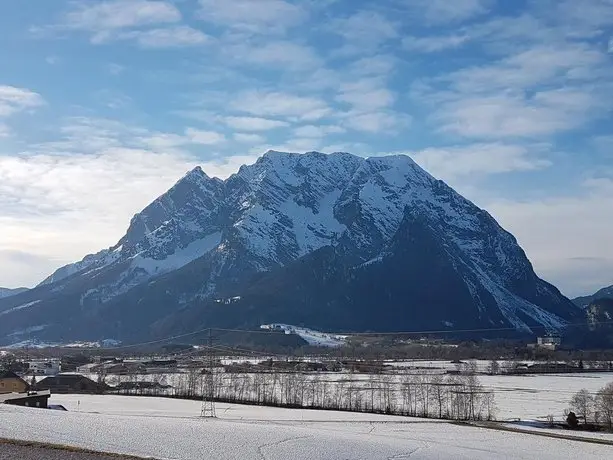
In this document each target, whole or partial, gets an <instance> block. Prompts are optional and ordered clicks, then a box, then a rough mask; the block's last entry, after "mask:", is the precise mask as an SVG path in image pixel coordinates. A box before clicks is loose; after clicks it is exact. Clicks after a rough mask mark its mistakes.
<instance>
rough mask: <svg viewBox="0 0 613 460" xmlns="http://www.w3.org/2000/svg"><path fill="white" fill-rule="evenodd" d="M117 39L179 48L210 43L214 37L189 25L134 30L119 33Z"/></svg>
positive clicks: (144, 46)
mask: <svg viewBox="0 0 613 460" xmlns="http://www.w3.org/2000/svg"><path fill="white" fill-rule="evenodd" d="M116 38H117V39H123V40H135V41H136V43H138V44H139V45H140V46H141V47H143V48H178V47H183V46H197V45H202V44H205V43H208V42H210V41H211V40H212V38H211V37H210V36H208V35H206V34H204V33H203V32H201V31H199V30H197V29H193V28H191V27H188V26H177V27H167V28H159V29H149V30H134V31H129V32H123V33H120V34H118V35H117V37H116Z"/></svg>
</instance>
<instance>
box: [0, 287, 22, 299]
mask: <svg viewBox="0 0 613 460" xmlns="http://www.w3.org/2000/svg"><path fill="white" fill-rule="evenodd" d="M27 290H28V288H25V287H20V288H3V287H0V299H4V298H6V297H11V296H14V295H17V294H21V293H22V292H25V291H27Z"/></svg>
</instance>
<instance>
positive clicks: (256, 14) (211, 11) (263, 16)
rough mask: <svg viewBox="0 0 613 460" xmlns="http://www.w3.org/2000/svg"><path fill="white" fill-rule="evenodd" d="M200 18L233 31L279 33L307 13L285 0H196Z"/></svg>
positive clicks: (304, 16) (304, 17) (296, 22)
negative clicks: (198, 5) (197, 0)
mask: <svg viewBox="0 0 613 460" xmlns="http://www.w3.org/2000/svg"><path fill="white" fill-rule="evenodd" d="M199 4H200V11H199V13H198V17H199V19H201V20H203V21H206V22H209V23H212V24H215V25H218V26H224V27H228V28H231V29H234V30H238V31H243V32H249V33H263V34H282V33H284V32H285V31H286V30H287V29H288V28H291V27H293V26H296V25H298V24H300V23H302V22H303V21H305V20H306V18H307V17H308V10H305V9H304V8H303V7H302V6H300V5H299V4H295V3H292V2H289V1H285V0H233V1H231V2H230V1H218V0H199Z"/></svg>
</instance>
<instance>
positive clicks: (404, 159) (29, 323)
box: [0, 151, 577, 340]
mask: <svg viewBox="0 0 613 460" xmlns="http://www.w3.org/2000/svg"><path fill="white" fill-rule="evenodd" d="M399 232H400V233H399ZM402 232H404V233H402ZM405 233H406V234H409V235H416V236H415V238H417V239H416V240H415V241H413V240H411V238H409V237H407V236H406V235H405ZM403 235H404V236H403ZM407 238H408V239H407ZM416 241H417V242H416ZM394 242H396V243H394ZM394 244H395V245H394ZM421 245H423V246H424V247H430V248H431V252H430V253H424V254H422V255H421V256H420V257H422V259H421V260H422V262H423V266H424V267H428V270H427V273H429V274H428V276H423V277H421V278H420V276H421V275H420V273H421V272H420V271H419V267H418V266H417V267H416V266H414V265H412V261H411V260H412V257H413V256H412V254H420V251H421ZM330 251H332V252H331V253H330ZM395 253H402V254H404V256H403V257H402V258H399V257H398V256H396V255H395ZM325 254H328V256H325ZM319 257H323V259H321V260H320V259H319ZM326 257H328V258H327V259H326ZM378 260H380V261H382V263H383V264H384V265H385V267H386V268H387V269H389V270H391V272H394V273H397V276H398V277H399V279H400V278H401V277H402V273H403V270H405V269H406V270H409V269H410V270H409V271H411V273H413V276H414V278H416V279H417V278H419V279H421V280H422V283H425V284H428V283H426V281H428V280H430V279H432V280H434V281H436V280H437V276H442V275H440V274H441V273H446V275H445V277H444V279H445V280H447V281H448V282H449V283H452V284H453V285H455V286H457V289H456V290H455V291H454V292H455V293H456V295H457V299H462V300H461V301H460V300H457V299H454V298H452V297H450V296H447V297H444V296H438V297H436V296H435V291H434V290H433V289H432V288H428V289H430V291H427V290H424V289H425V288H421V287H419V286H418V285H417V284H418V283H415V282H412V280H411V279H405V280H404V282H403V283H404V284H407V285H410V286H412V287H411V288H410V289H408V290H406V289H405V287H403V286H402V285H403V283H401V282H400V281H398V282H397V283H396V284H393V285H392V283H390V284H389V285H387V284H386V283H387V281H386V279H385V277H382V276H381V275H377V273H376V269H375V268H374V267H375V266H376V265H377V264H378V262H377V261H378ZM322 261H323V262H322ZM324 262H325V263H328V264H331V265H329V266H326V265H321V264H322V263H324ZM300 266H303V267H304V266H306V267H308V270H307V273H310V274H311V275H309V276H311V278H310V281H309V277H308V276H304V277H303V278H302V279H298V280H293V278H292V276H291V273H292V271H293V270H295V267H300ZM360 266H362V267H363V268H364V270H363V271H364V272H365V273H366V275H364V274H362V275H360V273H361V272H360V270H361V269H359V268H356V267H360ZM411 267H412V268H411ZM309 270H310V271H309ZM356 270H357V271H356ZM441 270H442V272H441ZM327 271H329V272H330V274H331V276H336V278H335V279H336V283H337V285H336V287H335V288H334V289H333V290H330V291H329V292H322V293H317V295H316V293H313V292H307V285H308V286H311V289H314V290H321V289H324V291H325V288H324V287H325V280H323V279H322V276H321V275H322V274H324V273H325V272H327ZM352 276H353V277H357V278H359V279H362V280H363V281H362V284H363V285H364V284H366V283H367V282H368V279H369V278H368V277H369V276H379V281H380V283H379V284H380V286H379V287H381V288H382V289H383V291H382V294H381V295H382V296H383V297H384V298H386V299H387V300H386V301H385V302H383V303H384V305H383V306H382V307H381V310H382V311H386V312H388V314H389V315H392V312H397V313H398V312H399V313H398V314H399V315H400V316H399V317H398V321H396V324H395V326H403V325H404V326H406V327H411V324H409V322H408V319H407V318H409V317H413V318H418V317H419V316H420V315H419V312H420V311H421V312H422V313H421V315H422V316H423V324H422V326H421V327H425V326H427V325H428V324H431V325H433V326H435V325H440V324H442V323H444V322H445V321H447V320H448V318H438V317H437V318H434V317H433V316H432V315H429V313H428V309H427V308H426V305H427V303H428V302H427V299H428V298H429V297H428V296H431V298H432V299H436V302H437V304H436V305H431V306H430V307H431V309H432V311H435V310H437V308H439V307H440V308H443V306H444V304H446V303H447V304H449V305H455V306H456V307H455V308H457V309H458V311H460V310H461V311H464V312H465V314H466V324H471V325H473V326H475V325H480V326H490V327H492V328H496V327H498V328H504V327H507V328H511V329H516V330H517V331H519V332H522V333H532V332H534V331H535V328H537V329H538V328H542V329H545V330H559V329H560V328H563V327H564V324H565V323H566V322H568V321H571V320H573V319H575V316H576V314H577V313H576V312H575V310H577V309H576V308H575V307H574V305H572V304H571V303H570V301H569V300H568V299H566V298H565V297H564V296H562V295H561V294H560V292H559V291H558V290H557V289H555V288H554V287H553V286H551V285H549V284H548V283H545V282H544V281H542V280H540V279H539V278H538V277H537V276H536V274H535V273H534V270H533V267H532V265H531V263H530V261H529V260H528V258H527V257H526V255H525V253H524V251H523V250H522V249H521V248H520V247H519V245H518V244H517V240H516V239H515V238H514V237H513V236H512V235H511V234H510V233H508V232H506V231H505V230H504V229H503V228H502V227H500V225H499V224H498V223H497V222H496V221H495V220H494V218H493V217H492V216H491V215H490V214H489V213H487V212H486V211H484V210H482V209H479V208H478V207H476V206H475V205H474V204H473V203H471V202H470V201H468V200H466V199H465V198H463V197H462V196H461V195H459V194H458V193H457V192H455V191H454V190H453V189H451V188H450V187H449V186H448V185H446V184H445V183H444V182H442V181H440V180H437V179H435V178H434V177H432V176H431V175H430V174H429V173H427V172H426V171H424V170H423V169H421V168H420V167H419V166H418V165H417V164H416V163H415V162H414V161H413V160H412V159H410V158H409V157H408V156H404V155H396V156H384V157H371V158H362V157H358V156H355V155H352V154H349V153H335V154H329V155H328V154H323V153H319V152H307V153H305V154H297V153H283V152H276V151H269V152H266V153H265V154H264V155H263V156H262V157H260V158H259V159H258V160H257V161H256V162H255V163H254V164H252V165H243V166H241V167H240V168H239V170H238V172H237V173H235V174H233V175H231V176H230V177H228V178H227V179H226V180H221V179H218V178H211V177H209V176H208V175H207V174H206V173H205V172H204V171H203V170H202V169H201V168H199V167H197V168H194V169H193V170H191V171H189V172H188V173H187V174H186V175H185V176H183V178H181V179H180V180H179V181H178V182H177V183H176V184H175V185H174V186H173V187H171V188H170V189H169V190H168V191H167V192H166V193H164V194H163V195H161V196H159V197H158V198H156V199H155V200H153V201H152V202H151V204H149V205H148V206H147V207H146V208H145V209H143V210H142V211H141V212H140V213H137V214H136V215H135V216H134V217H133V218H132V219H131V221H130V224H129V227H128V230H127V232H126V234H125V235H124V236H123V237H122V238H121V239H120V240H119V241H118V242H117V243H116V244H115V245H114V246H112V247H110V248H109V249H106V250H103V251H100V252H98V253H96V254H93V255H89V256H86V257H85V258H84V259H83V260H82V261H79V262H77V263H75V264H71V265H68V266H65V267H62V268H60V269H58V270H57V271H56V272H55V273H54V274H52V275H51V276H50V277H49V278H47V279H46V280H45V281H43V282H42V283H41V284H40V285H39V286H38V287H37V288H36V289H34V290H33V291H32V292H29V293H28V295H25V296H21V297H20V298H19V299H16V300H15V301H14V302H7V301H3V302H0V315H4V318H3V320H4V321H3V323H4V324H2V325H0V337H2V336H3V335H4V336H5V337H8V336H10V337H13V338H16V336H15V334H16V333H17V336H19V337H21V336H23V335H24V334H23V331H27V330H28V328H32V327H39V328H42V329H40V330H37V331H36V333H37V334H38V335H42V336H49V337H58V336H66V337H71V338H73V337H74V338H76V336H77V335H78V334H79V329H82V328H83V326H84V325H87V327H88V330H89V331H90V332H91V333H92V334H93V333H95V334H98V336H97V337H87V338H99V337H111V336H113V337H117V338H122V339H127V340H130V339H132V338H134V337H136V336H137V335H138V336H143V337H148V336H151V335H158V336H159V335H161V334H164V333H170V332H172V333H175V332H179V331H181V329H182V328H186V327H189V326H193V325H195V321H196V319H195V318H199V319H198V321H199V322H200V323H202V324H206V323H207V322H208V323H209V324H213V323H215V322H217V324H225V325H237V324H243V325H248V326H249V327H257V326H258V324H257V323H258V322H259V321H260V320H262V323H273V322H284V323H289V324H298V323H297V322H295V321H290V320H288V319H286V318H273V317H271V309H272V307H269V305H272V303H278V301H277V299H275V297H274V295H273V296H272V297H270V296H268V297H266V296H264V297H262V296H260V297H257V296H256V297H257V299H260V300H257V299H255V298H253V299H251V300H245V301H243V300H241V302H239V303H238V304H237V305H236V309H237V311H241V312H243V313H242V314H243V317H242V318H240V317H237V315H235V314H233V313H232V312H231V311H221V310H219V309H217V307H216V306H215V305H214V302H215V299H218V298H222V297H224V296H225V297H233V296H239V297H240V296H241V294H242V293H243V291H244V292H246V293H253V292H254V287H253V286H254V284H253V283H254V282H257V280H260V281H259V282H262V279H264V280H270V279H271V277H277V279H276V280H272V281H266V283H271V284H272V285H275V284H276V283H278V280H279V279H291V280H292V283H294V284H295V285H296V287H297V288H300V289H303V291H302V293H301V294H299V295H303V296H304V298H302V299H300V302H298V303H300V304H301V305H302V308H303V309H304V312H303V313H304V314H302V316H300V314H298V313H299V312H296V311H295V308H294V307H293V306H291V305H289V306H288V305H287V304H285V306H283V305H279V307H275V308H277V310H276V311H277V312H278V313H277V314H283V308H285V312H286V313H287V314H288V316H291V315H294V317H295V318H296V319H299V320H300V321H302V323H308V322H309V321H310V322H311V323H312V324H304V325H305V326H315V325H318V324H320V323H324V324H325V318H322V315H326V314H328V315H331V317H336V318H337V322H336V323H333V322H328V324H329V325H330V326H334V327H342V325H343V315H341V314H340V312H345V313H344V317H345V318H346V319H347V321H346V322H347V323H348V324H349V323H353V324H354V326H353V327H360V328H363V327H364V325H367V324H368V323H369V318H370V322H372V319H373V316H374V315H376V312H374V311H369V309H368V305H366V304H365V303H364V301H363V300H360V299H359V298H357V297H356V296H355V292H359V291H360V285H359V284H358V285H356V284H354V283H352ZM309 283H310V284H309ZM322 283H323V284H322ZM286 288H287V292H283V291H282V290H280V289H277V292H276V295H277V297H279V298H281V297H283V296H284V295H286V296H289V295H290V292H291V289H290V287H287V286H286ZM386 289H387V292H386ZM255 290H256V291H257V289H255ZM428 292H429V294H428ZM311 297H312V298H313V299H319V300H318V301H319V302H323V304H331V305H335V307H334V308H336V312H334V311H332V310H331V309H328V310H327V311H325V310H326V309H324V310H322V307H321V305H318V304H316V300H313V301H310V302H308V301H306V300H305V299H309V298H311ZM249 298H250V297H249V295H247V299H249ZM254 299H255V300H254ZM416 299H421V300H420V301H419V302H417V301H416ZM371 300H372V299H371ZM18 301H19V302H23V304H20V305H17V304H16V303H15V302H18ZM32 302H35V303H33V304H32ZM286 302H290V303H291V297H288V298H287V299H286ZM375 303H380V302H378V301H376V302H375ZM26 304H31V305H29V306H28V307H23V305H26ZM140 305H146V306H147V308H145V307H141V306H140ZM351 305H353V306H354V308H355V309H356V311H359V312H360V315H361V317H360V318H355V321H349V318H351V315H352V313H351ZM17 307H22V308H17ZM435 307H436V308H435ZM16 308H17V309H16ZM9 310H11V312H10V313H6V312H7V311H9ZM292 311H293V312H294V313H291V312H292ZM60 312H61V313H62V314H63V315H65V316H66V317H67V318H70V320H69V321H68V322H69V323H70V324H65V325H58V324H57V323H56V322H54V315H58V314H59V313H60ZM309 312H319V313H317V315H319V316H317V317H316V315H315V314H313V316H312V317H311V318H309ZM403 312H404V313H403ZM441 314H442V313H441ZM403 315H404V316H403ZM415 315H417V316H415ZM403 317H404V318H405V319H402V318H403ZM190 318H191V320H190ZM264 319H266V321H264ZM290 319H291V318H290ZM460 319H461V318H460V317H458V319H457V320H456V321H455V322H458V324H459V321H460ZM43 320H44V322H43V323H41V321H43ZM139 320H140V324H139V322H138V321H139ZM415 321H417V320H414V322H415ZM420 321H421V320H420ZM447 322H448V323H454V324H455V322H453V321H447ZM262 323H260V324H262ZM383 323H385V322H384V321H382V322H381V325H382V326H381V327H385V328H389V327H391V326H392V324H391V323H389V322H388V323H386V324H385V325H384V324H383ZM139 327H140V329H139ZM94 331H95V332H94ZM128 331H129V332H128ZM120 336H122V337H120ZM123 336H125V337H123Z"/></svg>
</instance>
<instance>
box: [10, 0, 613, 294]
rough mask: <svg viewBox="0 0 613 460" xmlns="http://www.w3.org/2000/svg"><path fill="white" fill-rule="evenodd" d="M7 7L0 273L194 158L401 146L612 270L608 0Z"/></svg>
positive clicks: (472, 194) (516, 222)
mask: <svg viewBox="0 0 613 460" xmlns="http://www.w3.org/2000/svg"><path fill="white" fill-rule="evenodd" d="M2 10H3V11H2V14H1V15H0V30H2V40H1V41H0V56H1V58H2V65H1V66H0V285H2V286H9V287H10V286H17V285H32V284H35V283H36V282H37V281H39V280H40V279H42V278H43V277H45V276H46V275H47V274H48V273H49V272H50V271H52V270H53V269H54V268H56V267H58V266H60V265H62V264H65V263H68V262H72V261H74V260H78V259H80V258H82V257H83V256H84V255H85V254H87V253H90V252H94V251H97V250H99V249H102V248H104V247H108V246H110V245H111V244H114V243H115V242H116V240H118V239H119V238H120V237H121V235H122V234H123V232H124V231H125V229H126V228H127V225H128V222H129V219H130V217H131V216H132V215H133V214H134V213H135V212H138V211H139V210H140V209H142V208H143V207H144V206H145V205H146V204H147V203H148V202H150V201H151V200H152V199H153V198H155V197H156V196H157V195H159V194H160V193H162V192H163V191H164V190H166V189H167V188H168V187H169V186H170V185H172V183H173V182H174V181H176V180H177V178H178V177H180V176H181V175H182V174H183V173H184V172H185V171H186V170H188V169H190V168H191V167H193V166H194V165H197V164H200V165H202V166H203V168H204V169H205V171H207V173H209V174H210V175H217V176H220V177H227V176H228V175H229V174H231V173H232V172H234V171H236V169H238V166H239V165H240V164H243V163H249V162H253V161H254V160H255V159H256V158H257V156H259V155H260V154H262V153H263V152H265V151H266V150H268V149H276V150H285V151H298V152H302V151H309V150H320V151H325V152H332V151H349V152H352V153H356V154H359V155H364V156H370V155H380V154H387V153H407V154H409V155H411V156H412V157H413V158H414V159H415V160H416V161H418V162H419V163H420V164H421V165H422V166H424V167H425V168H426V169H428V170H429V171H430V172H431V173H433V174H434V175H436V176H438V177H440V178H442V179H444V180H446V181H447V182H448V183H449V184H450V185H452V186H454V187H455V188H457V189H458V191H460V192H461V193H463V194H464V195H465V196H467V197H468V198H470V199H472V200H473V201H475V202H476V203H477V204H478V205H480V206H482V207H485V208H486V209H487V210H488V211H490V212H491V213H492V214H493V215H494V216H495V217H496V218H498V219H499V221H500V222H501V224H502V225H503V226H505V227H506V228H507V229H509V230H510V231H511V232H513V233H514V234H515V235H516V236H517V237H518V239H519V241H520V243H521V244H522V246H523V247H524V248H525V249H526V251H527V253H528V255H529V257H530V258H531V260H532V261H533V263H534V265H535V267H536V269H537V271H538V273H539V274H540V275H541V276H543V277H544V278H546V279H547V280H549V281H552V282H554V283H555V284H556V285H557V286H558V287H559V288H560V289H561V290H562V291H563V292H564V293H566V294H567V295H571V296H572V295H575V294H581V293H585V292H590V291H593V290H595V289H596V288H599V287H601V286H604V285H606V284H611V283H613V244H612V243H613V241H612V238H611V236H610V234H611V233H612V232H611V229H612V227H613V198H612V197H613V125H612V116H611V108H612V107H613V105H612V104H613V99H612V96H613V38H612V37H613V0H453V1H447V0H387V1H380V2H369V1H361V0H351V1H350V0H225V1H218V0H174V1H173V0H167V1H153V0H149V1H147V0H121V1H85V0H74V1H73V0H70V1H64V0H55V1H53V2H51V1H47V0H30V1H28V2H5V4H4V5H3V6H2Z"/></svg>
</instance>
